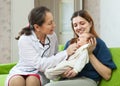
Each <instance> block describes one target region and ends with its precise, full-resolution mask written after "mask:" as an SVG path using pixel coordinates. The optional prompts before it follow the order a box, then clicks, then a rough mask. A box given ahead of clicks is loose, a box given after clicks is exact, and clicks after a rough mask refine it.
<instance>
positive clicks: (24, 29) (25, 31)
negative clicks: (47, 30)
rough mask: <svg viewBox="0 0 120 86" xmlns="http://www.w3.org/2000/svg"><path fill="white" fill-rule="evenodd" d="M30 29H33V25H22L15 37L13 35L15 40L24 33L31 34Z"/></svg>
mask: <svg viewBox="0 0 120 86" xmlns="http://www.w3.org/2000/svg"><path fill="white" fill-rule="evenodd" d="M32 30H33V26H32V25H29V26H27V27H24V28H23V29H22V30H21V31H20V32H19V34H18V36H17V37H15V39H16V40H19V38H20V36H21V35H23V34H25V35H27V36H28V35H31V34H32Z"/></svg>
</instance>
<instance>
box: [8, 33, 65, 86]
mask: <svg viewBox="0 0 120 86" xmlns="http://www.w3.org/2000/svg"><path fill="white" fill-rule="evenodd" d="M45 44H46V45H45V46H44V47H43V46H42V44H41V43H40V42H39V40H38V39H37V37H36V35H35V33H34V32H32V35H30V36H26V35H22V36H21V37H20V39H19V41H18V48H19V62H18V63H17V65H16V66H14V67H13V68H12V69H11V71H10V73H9V75H8V78H7V80H6V86H7V83H8V80H9V78H10V77H11V76H13V75H15V74H22V75H26V74H36V73H38V71H40V72H44V71H45V69H48V68H51V67H54V66H56V65H57V64H58V63H60V62H61V61H62V60H64V59H66V58H67V53H66V51H62V52H59V53H57V49H58V41H57V37H56V34H55V33H53V34H52V35H48V36H47V38H46V39H45ZM43 53H44V56H43V57H41V56H42V54H43ZM56 53H57V54H56Z"/></svg>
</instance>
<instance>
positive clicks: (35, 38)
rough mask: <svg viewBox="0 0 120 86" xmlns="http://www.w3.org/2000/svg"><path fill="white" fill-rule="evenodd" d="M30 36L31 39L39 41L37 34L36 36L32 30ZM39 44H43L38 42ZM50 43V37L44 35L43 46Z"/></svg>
mask: <svg viewBox="0 0 120 86" xmlns="http://www.w3.org/2000/svg"><path fill="white" fill-rule="evenodd" d="M31 38H32V40H33V41H35V42H40V41H39V40H38V39H37V36H36V34H35V32H34V31H32V36H31ZM39 44H40V45H39V46H40V47H42V48H43V45H42V44H41V43H39ZM48 44H49V45H50V38H49V37H48V36H46V38H45V46H46V45H48Z"/></svg>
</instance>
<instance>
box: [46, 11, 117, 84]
mask: <svg viewBox="0 0 120 86" xmlns="http://www.w3.org/2000/svg"><path fill="white" fill-rule="evenodd" d="M71 24H72V28H73V31H74V33H75V36H76V37H79V35H80V34H82V33H85V32H89V33H92V34H93V35H94V36H95V38H94V39H90V43H91V46H90V47H89V49H88V51H89V60H90V61H89V63H88V64H86V66H85V67H84V68H83V70H82V71H81V72H79V73H76V72H75V71H74V70H73V69H72V68H69V69H68V70H67V71H66V72H65V73H64V74H63V76H64V78H65V79H64V80H62V81H58V82H53V83H49V84H47V85H46V86H97V85H98V82H99V81H100V80H101V78H104V79H105V80H109V79H110V77H111V73H112V70H113V69H115V68H116V66H115V64H114V62H113V61H112V56H111V53H110V51H109V49H108V47H107V46H106V44H105V43H104V41H103V40H101V39H100V38H99V37H98V35H97V33H96V32H95V29H94V22H93V19H92V18H91V16H90V15H89V14H88V13H87V12H86V11H85V10H80V11H76V12H74V13H73V15H72V18H71ZM69 44H70V41H68V42H67V43H66V45H65V49H66V48H67V47H68V46H69ZM71 80H72V81H71Z"/></svg>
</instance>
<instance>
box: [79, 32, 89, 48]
mask: <svg viewBox="0 0 120 86" xmlns="http://www.w3.org/2000/svg"><path fill="white" fill-rule="evenodd" d="M89 37H90V36H89V35H88V34H87V33H85V34H84V33H83V34H81V35H80V36H79V38H78V41H77V44H78V45H79V46H82V45H84V44H87V43H88V38H89Z"/></svg>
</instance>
